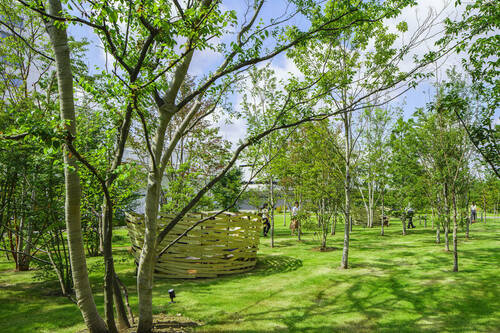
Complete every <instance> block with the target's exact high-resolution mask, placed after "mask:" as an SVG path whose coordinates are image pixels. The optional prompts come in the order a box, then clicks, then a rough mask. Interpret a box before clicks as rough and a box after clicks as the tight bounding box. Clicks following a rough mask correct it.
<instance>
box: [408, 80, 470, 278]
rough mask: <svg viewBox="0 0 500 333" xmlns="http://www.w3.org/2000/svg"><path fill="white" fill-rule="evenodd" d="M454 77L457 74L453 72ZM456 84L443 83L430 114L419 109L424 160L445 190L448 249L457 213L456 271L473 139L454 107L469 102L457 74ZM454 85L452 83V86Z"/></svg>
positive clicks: (455, 232) (443, 197) (431, 106)
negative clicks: (462, 95)
mask: <svg viewBox="0 0 500 333" xmlns="http://www.w3.org/2000/svg"><path fill="white" fill-rule="evenodd" d="M452 77H453V75H452ZM452 82H453V88H454V90H455V91H450V90H448V89H446V88H443V87H441V88H440V89H439V91H438V94H437V96H436V100H435V101H433V103H431V104H430V105H429V112H428V113H427V114H424V113H419V114H418V116H419V120H418V122H417V124H418V132H417V133H418V134H417V137H418V140H419V148H420V149H421V150H422V154H423V155H422V156H423V161H422V163H423V164H425V165H427V167H429V168H431V171H430V173H429V176H430V177H432V181H433V182H435V183H437V184H439V189H438V191H439V192H440V193H441V194H440V196H441V198H442V205H443V206H442V209H441V215H442V216H444V221H445V238H446V239H445V240H446V250H449V249H448V228H449V227H448V225H449V221H450V215H451V211H452V215H453V258H454V260H453V271H454V272H457V271H458V239H457V232H458V207H457V196H458V195H459V194H460V193H467V190H468V189H467V188H466V187H464V186H463V185H464V184H466V183H467V182H465V181H464V179H465V178H467V177H468V173H469V170H468V160H469V157H470V146H469V141H468V140H469V139H468V137H467V135H466V133H465V131H464V130H463V129H462V128H461V127H459V124H458V120H457V119H456V117H455V113H454V108H460V112H463V111H464V110H463V109H464V108H467V107H468V105H467V104H466V103H464V102H465V101H464V100H463V99H459V98H456V94H454V92H456V89H460V87H463V82H460V81H459V80H457V78H456V77H455V78H453V81H452ZM449 87H450V86H448V88H449Z"/></svg>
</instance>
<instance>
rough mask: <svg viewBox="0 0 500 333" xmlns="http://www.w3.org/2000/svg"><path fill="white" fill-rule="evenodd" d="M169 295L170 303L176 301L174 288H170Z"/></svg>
mask: <svg viewBox="0 0 500 333" xmlns="http://www.w3.org/2000/svg"><path fill="white" fill-rule="evenodd" d="M168 295H169V296H170V303H175V301H174V298H175V291H174V290H173V289H169V290H168Z"/></svg>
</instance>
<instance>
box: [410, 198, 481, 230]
mask: <svg viewBox="0 0 500 333" xmlns="http://www.w3.org/2000/svg"><path fill="white" fill-rule="evenodd" d="M413 214H414V211H413V208H411V206H410V205H408V207H407V208H406V218H407V220H408V225H407V228H408V229H410V228H415V225H414V224H413ZM476 220H477V206H476V203H475V202H472V205H471V206H470V222H471V223H476Z"/></svg>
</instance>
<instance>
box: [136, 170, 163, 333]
mask: <svg viewBox="0 0 500 333" xmlns="http://www.w3.org/2000/svg"><path fill="white" fill-rule="evenodd" d="M160 185H161V184H160V180H159V179H158V176H157V172H156V170H151V171H150V172H149V176H148V187H147V193H146V216H145V229H146V230H145V233H144V244H143V246H142V251H141V256H140V258H139V267H138V272H137V291H138V294H139V325H138V328H137V332H138V333H149V332H150V331H151V330H152V328H153V272H154V267H155V264H156V240H157V232H158V230H157V221H156V220H157V214H158V205H159V199H160V187H161V186H160Z"/></svg>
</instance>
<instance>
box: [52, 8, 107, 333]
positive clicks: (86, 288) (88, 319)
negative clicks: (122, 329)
mask: <svg viewBox="0 0 500 333" xmlns="http://www.w3.org/2000/svg"><path fill="white" fill-rule="evenodd" d="M48 3H49V6H48V8H49V14H51V15H52V16H60V15H61V12H62V6H61V2H60V0H49V1H48ZM46 28H47V31H48V33H49V36H50V41H51V44H52V48H53V51H54V55H55V60H56V69H57V83H58V89H59V107H60V112H61V119H62V120H63V121H64V122H65V128H66V130H67V131H68V133H69V134H70V135H71V136H73V137H74V136H76V123H75V109H74V99H73V76H72V72H71V61H70V49H69V46H68V36H67V33H66V29H65V28H62V27H59V28H56V27H55V25H54V21H53V20H48V21H47V23H46ZM63 156H64V178H65V207H64V210H65V220H66V228H67V234H68V248H69V253H70V261H71V269H72V275H73V283H74V287H75V293H76V299H77V303H78V307H79V308H80V311H81V313H82V316H83V319H84V320H85V324H86V325H87V327H88V329H89V331H90V332H91V333H94V332H99V333H100V332H107V328H106V325H105V324H104V320H103V319H102V318H101V316H99V313H98V312H97V308H96V305H95V302H94V297H93V295H92V290H91V288H90V282H89V278H88V272H87V265H86V259H85V249H84V247H83V237H82V228H81V221H80V195H81V188H80V178H79V176H78V165H77V163H76V158H75V157H74V156H71V154H70V153H69V151H68V149H67V147H64V150H63Z"/></svg>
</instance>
